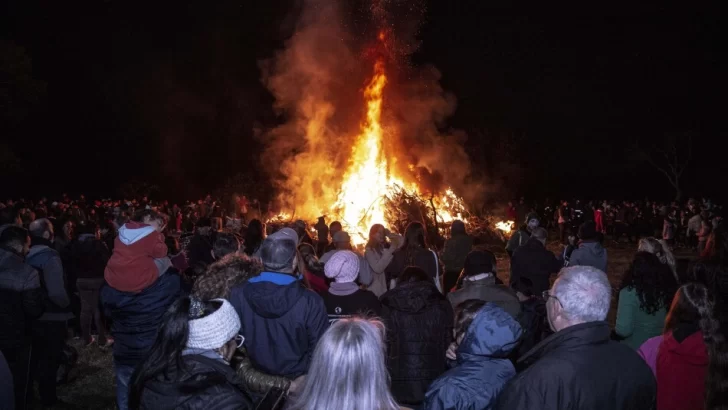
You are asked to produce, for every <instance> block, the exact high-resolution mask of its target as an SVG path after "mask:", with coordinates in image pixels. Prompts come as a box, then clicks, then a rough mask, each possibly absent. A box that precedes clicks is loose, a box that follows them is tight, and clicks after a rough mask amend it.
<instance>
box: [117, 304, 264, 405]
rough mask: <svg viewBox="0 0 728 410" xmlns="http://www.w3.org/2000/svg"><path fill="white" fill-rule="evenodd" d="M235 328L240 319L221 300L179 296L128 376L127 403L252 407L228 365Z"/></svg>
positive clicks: (239, 340) (237, 338) (237, 340)
mask: <svg viewBox="0 0 728 410" xmlns="http://www.w3.org/2000/svg"><path fill="white" fill-rule="evenodd" d="M239 330H240V318H239V317H238V314H237V313H236V312H235V309H234V308H233V306H232V305H231V304H230V302H228V301H227V300H225V299H213V300H210V301H200V300H198V299H196V298H194V297H192V298H191V297H183V298H181V299H179V300H178V301H177V302H175V303H174V304H173V305H172V306H171V307H170V308H169V310H167V313H165V316H164V320H163V321H162V325H161V327H160V328H159V333H158V334H157V339H156V340H155V342H154V345H153V346H152V348H151V350H150V351H149V353H148V354H147V357H146V359H145V360H144V361H143V362H142V363H141V364H140V365H139V366H137V368H136V370H135V371H134V374H133V375H132V378H131V387H130V389H129V408H132V409H154V410H164V409H206V410H214V409H252V408H253V402H252V400H251V399H250V396H249V394H248V392H246V391H244V390H242V389H241V388H240V387H239V384H238V382H237V379H236V375H235V371H234V370H233V368H232V367H230V359H231V358H232V356H233V353H235V350H236V349H237V348H239V347H241V346H242V345H243V341H244V339H243V336H241V335H239V334H238V331H239Z"/></svg>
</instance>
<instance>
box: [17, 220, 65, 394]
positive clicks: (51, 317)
mask: <svg viewBox="0 0 728 410" xmlns="http://www.w3.org/2000/svg"><path fill="white" fill-rule="evenodd" d="M29 231H30V237H31V243H30V250H29V251H28V255H27V256H26V258H25V262H26V263H27V264H28V265H30V266H32V267H33V268H35V270H37V271H38V275H39V277H40V283H41V287H42V288H43V299H44V305H45V313H43V316H41V317H40V318H38V320H37V321H36V322H35V324H34V325H33V353H32V354H31V364H30V366H31V377H32V379H33V380H34V381H36V382H37V384H38V393H39V394H40V400H41V404H42V405H44V406H52V405H55V404H56V402H57V401H58V397H57V395H56V373H57V372H58V367H59V366H60V360H61V353H62V352H63V347H64V346H65V344H66V337H67V333H68V324H67V322H68V320H69V319H71V318H72V317H73V314H72V313H71V310H70V306H71V299H70V297H69V296H68V292H67V291H66V278H65V274H64V271H63V264H62V262H61V256H60V255H59V254H58V251H56V250H55V249H54V248H53V224H52V223H51V222H50V221H49V220H48V219H45V218H42V219H36V220H35V221H33V222H32V223H31V224H30V226H29ZM28 397H29V399H30V398H31V397H32V394H29V395H28Z"/></svg>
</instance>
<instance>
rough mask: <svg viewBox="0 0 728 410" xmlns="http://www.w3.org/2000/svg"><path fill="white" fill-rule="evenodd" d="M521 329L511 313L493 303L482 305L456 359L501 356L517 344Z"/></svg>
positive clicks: (506, 354) (505, 354) (459, 348)
mask: <svg viewBox="0 0 728 410" xmlns="http://www.w3.org/2000/svg"><path fill="white" fill-rule="evenodd" d="M522 333H523V330H522V329H521V325H519V324H518V322H516V320H515V319H513V317H512V316H511V315H509V314H508V313H507V312H506V311H505V310H503V309H501V308H500V307H498V306H497V305H496V304H494V303H487V304H486V305H485V306H483V307H482V308H481V309H480V311H478V314H477V315H476V316H475V319H473V322H472V323H471V324H470V326H469V327H468V330H467V332H466V333H465V337H464V338H463V341H462V342H461V343H460V347H458V355H457V356H458V361H461V360H468V359H469V358H471V357H472V356H485V357H497V358H503V357H506V356H508V354H509V353H510V352H511V351H513V349H515V348H516V346H518V342H519V341H520V338H521V334H522Z"/></svg>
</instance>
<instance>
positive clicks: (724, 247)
mask: <svg viewBox="0 0 728 410" xmlns="http://www.w3.org/2000/svg"><path fill="white" fill-rule="evenodd" d="M700 258H701V259H710V260H716V261H719V262H721V263H728V230H727V229H726V227H725V226H724V224H722V223H720V224H718V226H717V227H716V228H715V229H713V231H712V232H711V233H710V235H709V236H708V241H707V242H706V243H705V249H704V250H703V253H701V254H700Z"/></svg>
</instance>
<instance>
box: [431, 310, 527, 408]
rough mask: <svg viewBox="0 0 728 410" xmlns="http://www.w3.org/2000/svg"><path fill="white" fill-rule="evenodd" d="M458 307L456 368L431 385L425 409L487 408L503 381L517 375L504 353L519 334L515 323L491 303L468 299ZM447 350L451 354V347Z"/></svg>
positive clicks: (518, 326) (508, 352)
mask: <svg viewBox="0 0 728 410" xmlns="http://www.w3.org/2000/svg"><path fill="white" fill-rule="evenodd" d="M458 310H459V311H460V312H459V313H458V317H457V318H456V320H455V323H456V326H455V342H454V343H455V344H457V348H456V353H455V354H456V361H457V362H456V367H454V368H452V369H450V370H448V371H447V372H446V373H445V374H443V375H442V376H440V377H439V378H438V379H437V380H435V382H434V383H432V385H431V386H430V390H428V391H427V394H426V395H425V403H424V406H423V407H424V408H425V409H428V410H437V409H443V410H444V409H463V410H465V409H490V408H492V407H493V405H494V403H495V399H496V397H497V396H498V394H499V393H500V391H501V390H503V387H504V386H505V384H506V382H508V380H510V379H511V378H512V377H513V376H515V375H516V369H515V368H514V367H513V364H512V363H511V361H510V360H508V359H507V356H508V355H509V354H510V353H511V352H512V351H513V349H515V348H516V346H518V342H519V340H520V337H521V333H522V330H521V326H520V325H519V324H518V322H516V320H515V319H513V317H512V316H511V315H510V314H508V313H507V312H506V311H505V310H503V309H501V308H499V307H498V306H497V305H495V304H493V303H488V304H485V302H482V301H476V300H468V301H465V302H463V303H462V304H461V305H460V306H458ZM451 346H452V345H451ZM448 353H449V354H452V353H451V350H450V349H448ZM450 358H451V359H452V357H450Z"/></svg>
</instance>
